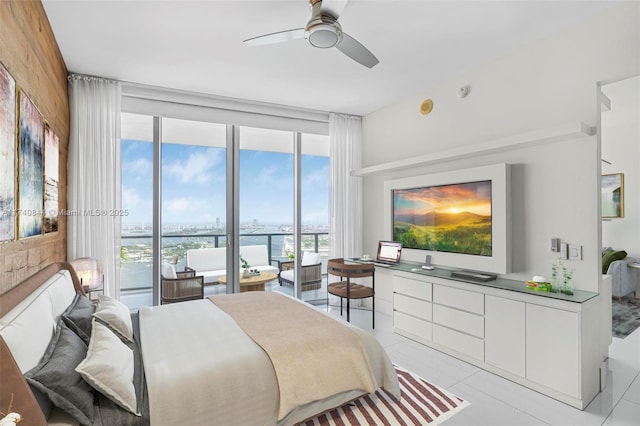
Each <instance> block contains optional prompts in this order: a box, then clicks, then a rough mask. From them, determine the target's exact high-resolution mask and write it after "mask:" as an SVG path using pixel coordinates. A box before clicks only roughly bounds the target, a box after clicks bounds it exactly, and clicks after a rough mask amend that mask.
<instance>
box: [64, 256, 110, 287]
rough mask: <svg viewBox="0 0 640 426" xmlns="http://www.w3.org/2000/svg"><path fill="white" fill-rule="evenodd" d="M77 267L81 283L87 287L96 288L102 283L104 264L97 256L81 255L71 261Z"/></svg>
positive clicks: (74, 267)
mask: <svg viewBox="0 0 640 426" xmlns="http://www.w3.org/2000/svg"><path fill="white" fill-rule="evenodd" d="M69 263H70V264H71V266H73V269H75V271H76V274H78V278H80V283H81V284H82V286H83V287H85V288H91V289H93V288H96V287H100V285H101V284H102V264H101V263H100V261H99V260H98V259H96V258H95V257H79V258H77V259H73V260H72V261H71V262H69Z"/></svg>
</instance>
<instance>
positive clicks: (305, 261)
mask: <svg viewBox="0 0 640 426" xmlns="http://www.w3.org/2000/svg"><path fill="white" fill-rule="evenodd" d="M316 263H320V253H314V252H310V251H305V252H304V254H303V255H302V263H301V265H302V266H307V265H315V264H316Z"/></svg>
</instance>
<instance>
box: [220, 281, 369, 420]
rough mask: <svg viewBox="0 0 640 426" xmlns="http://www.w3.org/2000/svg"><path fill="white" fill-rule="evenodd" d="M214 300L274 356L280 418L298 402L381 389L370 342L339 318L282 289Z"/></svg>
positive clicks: (272, 360) (270, 356) (233, 295)
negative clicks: (373, 367) (343, 323)
mask: <svg viewBox="0 0 640 426" xmlns="http://www.w3.org/2000/svg"><path fill="white" fill-rule="evenodd" d="M210 299H211V301H212V302H213V303H215V304H216V305H217V306H218V307H219V308H220V309H222V310H223V311H225V312H226V313H227V314H229V315H230V316H231V317H232V318H233V319H234V320H235V321H236V322H237V323H238V325H239V326H240V327H241V328H242V329H243V331H244V332H245V333H246V334H247V335H248V336H249V337H251V338H252V339H253V340H254V341H255V342H256V343H257V344H258V345H260V346H261V347H262V349H264V351H265V352H266V353H267V354H268V355H269V358H271V362H272V364H273V367H274V370H275V372H276V376H277V379H278V386H279V389H280V408H279V411H278V420H281V419H282V418H283V417H284V416H285V415H286V414H287V413H289V412H290V411H291V410H293V409H294V408H296V407H298V406H301V405H304V404H307V403H310V402H313V401H317V400H320V399H323V398H326V397H329V396H331V395H335V394H337V393H340V392H345V391H349V390H354V389H357V390H362V391H363V392H367V393H372V392H375V390H376V380H375V375H374V372H373V370H372V368H371V363H370V360H369V356H368V354H367V350H366V348H365V346H364V344H363V343H362V342H361V340H360V338H359V336H358V335H357V334H356V333H355V332H353V331H352V330H350V329H349V328H347V327H345V326H344V325H342V324H340V323H339V322H338V321H335V320H334V319H332V318H329V317H327V315H325V314H323V313H322V312H318V311H315V310H314V309H310V308H309V307H308V306H305V305H304V304H302V303H301V302H298V301H297V300H295V299H292V298H290V297H287V296H284V295H282V294H278V293H265V292H246V293H239V294H232V295H224V296H214V297H210Z"/></svg>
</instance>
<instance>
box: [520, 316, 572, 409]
mask: <svg viewBox="0 0 640 426" xmlns="http://www.w3.org/2000/svg"><path fill="white" fill-rule="evenodd" d="M526 310H527V315H526V317H527V339H526V340H527V343H526V346H527V368H526V370H527V379H529V380H532V381H534V382H537V383H540V384H541V385H545V386H548V387H550V388H552V389H555V390H557V391H560V392H563V393H565V394H567V395H571V396H572V397H575V398H580V390H579V389H580V387H579V374H578V372H579V365H580V357H579V353H578V344H579V341H578V339H579V336H580V330H579V325H580V321H579V318H578V314H577V313H575V312H568V311H563V310H560V309H554V308H548V307H545V306H539V305H533V304H531V303H527V306H526Z"/></svg>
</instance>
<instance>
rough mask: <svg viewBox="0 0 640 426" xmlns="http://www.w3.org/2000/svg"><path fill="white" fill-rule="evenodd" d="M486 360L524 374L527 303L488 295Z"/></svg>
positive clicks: (520, 374) (515, 372) (485, 341)
mask: <svg viewBox="0 0 640 426" xmlns="http://www.w3.org/2000/svg"><path fill="white" fill-rule="evenodd" d="M484 300H485V315H484V324H485V330H484V333H485V340H484V351H485V352H484V357H485V362H487V363H488V364H491V365H494V366H496V367H499V368H502V369H503V370H507V371H509V372H511V373H514V374H517V375H518V376H521V377H524V375H525V339H526V327H525V303H524V302H518V301H516V300H509V299H503V298H501V297H495V296H488V295H487V296H485V298H484Z"/></svg>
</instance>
